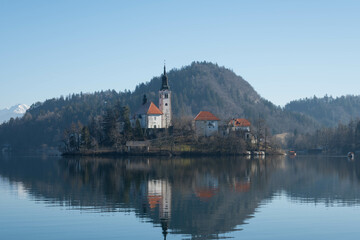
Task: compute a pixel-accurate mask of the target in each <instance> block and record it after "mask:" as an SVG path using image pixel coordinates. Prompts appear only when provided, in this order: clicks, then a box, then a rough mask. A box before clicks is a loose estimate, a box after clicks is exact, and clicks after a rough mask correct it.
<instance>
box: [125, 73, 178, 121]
mask: <svg viewBox="0 0 360 240" xmlns="http://www.w3.org/2000/svg"><path fill="white" fill-rule="evenodd" d="M159 107H160V109H159V108H158V107H157V106H156V105H155V104H154V103H153V102H150V103H148V101H147V98H146V95H144V98H143V104H142V106H141V107H140V108H139V109H138V110H137V111H136V112H135V114H134V115H133V117H132V119H131V120H130V122H131V126H132V127H133V128H134V127H136V120H139V122H140V126H141V128H169V127H170V126H171V125H172V124H171V121H172V111H171V91H170V88H169V83H168V77H167V75H166V68H165V66H164V74H163V75H162V84H161V88H160V91H159Z"/></svg>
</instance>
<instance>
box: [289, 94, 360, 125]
mask: <svg viewBox="0 0 360 240" xmlns="http://www.w3.org/2000/svg"><path fill="white" fill-rule="evenodd" d="M285 110H287V111H291V112H296V113H301V114H303V115H307V116H309V117H311V118H312V119H313V120H314V121H316V122H318V124H319V125H322V126H326V127H335V126H337V125H338V124H339V123H342V124H347V123H349V122H350V121H351V120H355V119H357V118H360V96H352V95H348V96H342V97H337V98H333V97H331V96H330V97H329V96H327V95H326V96H324V97H323V98H317V97H315V96H314V97H313V98H305V99H300V100H296V101H291V102H290V103H288V104H286V106H285Z"/></svg>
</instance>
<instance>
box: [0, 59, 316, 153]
mask: <svg viewBox="0 0 360 240" xmlns="http://www.w3.org/2000/svg"><path fill="white" fill-rule="evenodd" d="M159 72H160V71H159ZM168 78H169V85H170V88H171V90H172V93H173V95H172V104H173V114H174V115H175V117H180V116H192V117H194V116H195V115H196V114H197V113H198V112H199V111H200V110H207V111H211V112H213V113H214V114H215V115H217V116H218V117H219V118H221V119H222V120H228V119H230V118H235V117H243V118H248V119H249V120H250V121H251V122H253V123H255V121H257V120H258V119H259V118H261V119H263V120H265V122H266V124H267V126H268V127H269V129H270V130H271V131H272V132H273V133H281V132H288V131H294V130H295V129H297V130H298V131H300V132H301V131H306V130H312V129H314V128H315V123H314V121H312V120H311V119H310V118H308V117H306V116H304V115H303V114H298V113H293V112H290V111H287V110H283V109H281V108H280V107H277V106H275V105H274V104H272V103H271V102H269V101H267V100H265V99H263V98H261V97H260V96H259V94H257V93H256V91H255V90H254V89H253V88H252V87H251V85H250V84H249V83H248V82H246V81H245V80H244V79H242V78H241V77H239V76H237V75H236V74H235V73H234V72H233V71H231V70H229V69H226V68H224V67H219V66H218V65H216V64H212V63H207V62H194V63H192V64H191V65H190V66H186V67H183V68H181V69H174V70H171V71H170V72H168ZM160 85H161V77H160V76H159V77H155V78H153V79H152V80H151V81H149V82H147V83H142V84H140V85H138V86H137V87H136V89H135V90H134V91H133V92H130V91H126V92H117V91H115V90H112V91H111V90H109V91H101V92H95V93H91V94H83V93H80V94H73V95H71V96H67V97H60V98H54V99H50V100H47V101H45V102H43V103H35V104H33V105H32V106H31V107H30V109H29V110H28V111H27V113H26V114H25V115H24V117H23V118H21V119H12V120H10V121H9V122H8V123H5V124H2V125H1V126H0V145H2V144H11V145H12V146H15V147H17V148H25V147H33V148H37V147H39V146H41V145H43V144H46V145H48V146H57V145H59V144H60V142H61V138H62V135H63V132H64V129H66V128H69V127H70V126H71V124H72V123H76V124H77V123H78V122H80V123H82V124H87V123H88V122H89V121H90V120H91V119H92V118H96V117H98V116H100V115H102V114H103V113H104V111H105V110H106V109H109V108H113V107H114V106H116V105H117V106H118V107H120V106H124V105H128V106H129V107H130V110H131V112H134V111H136V110H137V108H138V107H139V106H140V105H141V103H142V98H143V95H144V94H146V95H147V97H148V99H149V100H151V101H154V103H155V104H158V91H159V88H160Z"/></svg>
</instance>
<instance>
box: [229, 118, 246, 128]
mask: <svg viewBox="0 0 360 240" xmlns="http://www.w3.org/2000/svg"><path fill="white" fill-rule="evenodd" d="M229 124H231V125H234V126H235V127H250V126H251V123H250V122H249V121H248V120H246V119H245V118H237V119H232V120H231V121H230V122H229Z"/></svg>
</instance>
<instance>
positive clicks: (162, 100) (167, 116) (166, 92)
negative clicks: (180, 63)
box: [159, 66, 172, 128]
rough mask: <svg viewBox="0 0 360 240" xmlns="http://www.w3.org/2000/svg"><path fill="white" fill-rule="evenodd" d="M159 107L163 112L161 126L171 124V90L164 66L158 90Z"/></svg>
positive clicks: (166, 126) (165, 126)
mask: <svg viewBox="0 0 360 240" xmlns="http://www.w3.org/2000/svg"><path fill="white" fill-rule="evenodd" d="M159 108H160V111H162V112H163V114H164V115H163V118H162V128H168V127H170V126H171V120H172V119H171V118H172V112H171V91H170V87H169V82H168V77H167V75H166V68H165V66H164V74H163V75H162V84H161V88H160V91H159Z"/></svg>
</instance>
